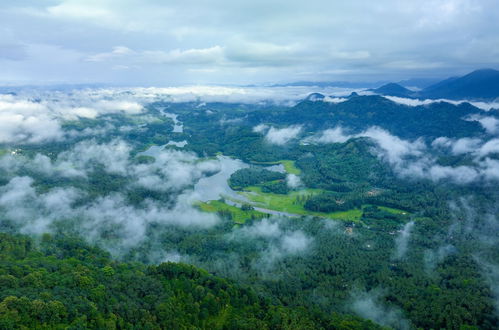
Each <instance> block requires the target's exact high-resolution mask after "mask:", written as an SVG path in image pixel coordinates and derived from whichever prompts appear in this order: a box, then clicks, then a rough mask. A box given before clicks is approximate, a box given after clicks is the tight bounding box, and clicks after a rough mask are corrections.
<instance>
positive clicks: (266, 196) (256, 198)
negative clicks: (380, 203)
mask: <svg viewBox="0 0 499 330" xmlns="http://www.w3.org/2000/svg"><path fill="white" fill-rule="evenodd" d="M321 192H323V190H321V189H302V190H299V191H292V192H290V193H289V194H286V195H283V194H273V193H264V192H262V191H261V188H260V187H256V186H252V187H248V188H246V189H245V191H242V192H240V194H241V195H243V196H245V197H246V198H248V199H249V200H250V201H252V202H253V203H254V205H255V206H257V207H261V208H265V209H269V210H273V211H279V212H286V213H292V214H297V215H311V216H317V217H323V218H331V219H339V220H346V221H360V218H361V217H362V210H360V209H353V210H348V211H341V212H331V213H324V212H311V211H308V210H306V209H305V208H304V207H303V205H304V201H303V200H300V197H306V196H311V195H315V194H319V193H321Z"/></svg>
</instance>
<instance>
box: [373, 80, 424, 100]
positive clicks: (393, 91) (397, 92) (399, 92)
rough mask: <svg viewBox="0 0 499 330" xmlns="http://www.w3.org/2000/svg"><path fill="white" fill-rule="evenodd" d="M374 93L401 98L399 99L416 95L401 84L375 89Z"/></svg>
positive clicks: (391, 84) (390, 84)
mask: <svg viewBox="0 0 499 330" xmlns="http://www.w3.org/2000/svg"><path fill="white" fill-rule="evenodd" d="M372 91H373V92H375V93H376V94H380V95H390V96H399V97H411V96H412V95H414V94H415V93H414V92H413V91H411V90H410V89H407V88H405V87H403V86H401V85H399V84H395V83H389V84H386V85H383V86H381V87H379V88H376V89H373V90H372Z"/></svg>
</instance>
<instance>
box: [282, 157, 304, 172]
mask: <svg viewBox="0 0 499 330" xmlns="http://www.w3.org/2000/svg"><path fill="white" fill-rule="evenodd" d="M280 163H281V164H282V165H283V166H284V169H285V170H286V172H288V173H289V174H296V175H300V174H301V170H300V169H299V168H298V167H296V165H295V161H294V160H281V161H280Z"/></svg>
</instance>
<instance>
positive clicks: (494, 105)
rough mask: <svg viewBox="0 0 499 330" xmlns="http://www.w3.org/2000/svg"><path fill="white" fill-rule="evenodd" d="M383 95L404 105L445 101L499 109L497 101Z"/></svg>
mask: <svg viewBox="0 0 499 330" xmlns="http://www.w3.org/2000/svg"><path fill="white" fill-rule="evenodd" d="M383 97H384V98H386V99H388V100H390V101H393V102H395V103H399V104H404V105H408V106H411V107H417V106H421V105H429V104H433V103H441V102H445V103H450V104H454V105H460V104H463V103H470V104H471V105H473V106H475V107H477V108H479V109H482V110H485V111H489V110H491V109H499V103H497V102H477V101H469V100H460V101H455V100H448V99H436V100H435V99H425V100H420V99H409V98H405V97H398V96H388V95H385V96H383Z"/></svg>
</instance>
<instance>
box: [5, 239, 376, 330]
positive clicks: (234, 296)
mask: <svg viewBox="0 0 499 330" xmlns="http://www.w3.org/2000/svg"><path fill="white" fill-rule="evenodd" d="M0 239H1V240H0V267H1V268H0V269H1V270H0V283H1V286H0V301H1V302H0V328H1V329H23V328H53V329H83V328H85V329H186V328H206V329H226V328H230V329H255V328H256V329H321V328H322V329H326V328H327V329H358V328H362V329H377V328H379V327H378V326H376V325H375V324H374V323H372V322H370V321H363V320H361V319H359V318H356V317H354V316H342V315H339V314H332V315H325V314H324V313H320V312H319V311H309V310H306V309H304V308H290V307H285V306H282V305H274V304H271V303H270V302H269V301H267V300H265V299H262V298H259V297H258V296H257V295H256V294H255V292H253V291H252V290H251V289H249V288H241V287H240V286H238V285H236V284H234V283H233V282H231V281H227V280H224V279H221V278H219V277H215V276H213V275H211V274H209V273H207V272H206V271H203V270H201V269H198V268H195V267H193V266H190V265H186V264H181V263H163V264H160V265H157V266H145V265H143V264H137V263H122V262H117V261H114V260H112V259H111V258H110V256H109V254H107V253H105V252H104V251H102V250H100V249H98V248H94V247H90V246H88V245H86V244H85V243H83V242H82V241H81V240H79V239H77V238H67V237H51V236H50V235H44V236H43V237H42V238H41V241H40V242H35V241H33V240H32V239H30V238H28V237H23V236H10V235H6V234H0Z"/></svg>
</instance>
